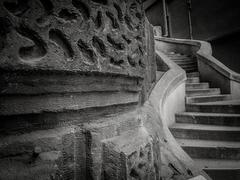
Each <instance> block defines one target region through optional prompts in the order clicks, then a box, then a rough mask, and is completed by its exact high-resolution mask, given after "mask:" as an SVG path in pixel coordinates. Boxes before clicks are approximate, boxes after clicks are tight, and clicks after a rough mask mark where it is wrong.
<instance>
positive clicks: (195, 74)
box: [187, 72, 200, 77]
mask: <svg viewBox="0 0 240 180" xmlns="http://www.w3.org/2000/svg"><path fill="white" fill-rule="evenodd" d="M199 76H200V74H199V72H190V73H187V77H199Z"/></svg>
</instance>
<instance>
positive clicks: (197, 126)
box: [170, 123, 240, 131]
mask: <svg viewBox="0 0 240 180" xmlns="http://www.w3.org/2000/svg"><path fill="white" fill-rule="evenodd" d="M170 129H185V130H201V131H240V127H236V126H233V127H232V126H219V125H205V124H189V123H175V124H173V125H172V126H171V127H170Z"/></svg>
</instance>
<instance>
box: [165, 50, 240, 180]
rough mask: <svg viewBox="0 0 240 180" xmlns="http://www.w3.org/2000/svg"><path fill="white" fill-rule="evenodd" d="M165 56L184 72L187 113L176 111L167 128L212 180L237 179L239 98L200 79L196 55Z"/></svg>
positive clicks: (239, 174) (239, 172)
mask: <svg viewBox="0 0 240 180" xmlns="http://www.w3.org/2000/svg"><path fill="white" fill-rule="evenodd" d="M166 55H167V56H168V57H169V58H170V59H172V60H173V61H174V62H175V63H177V64H178V65H179V66H181V67H182V68H183V69H184V70H185V71H186V73H187V82H186V112H182V113H178V114H176V116H175V118H176V123H175V124H173V125H172V126H171V127H170V131H171V132H172V134H173V136H174V137H175V138H176V140H177V141H178V142H179V144H180V145H181V147H182V148H183V149H184V150H185V151H186V152H187V153H188V154H189V155H190V156H191V157H192V158H193V159H194V160H195V162H196V164H197V165H199V166H200V167H201V168H203V169H204V170H205V171H206V172H207V173H208V174H209V175H210V176H211V177H212V179H213V180H215V179H216V180H221V179H224V180H237V179H240V100H233V99H231V95H230V94H221V91H220V89H219V88H210V84H209V83H208V82H201V81H200V80H201V79H200V74H199V72H198V68H197V61H196V58H195V57H193V56H187V55H184V54H178V53H174V52H171V53H167V54H166Z"/></svg>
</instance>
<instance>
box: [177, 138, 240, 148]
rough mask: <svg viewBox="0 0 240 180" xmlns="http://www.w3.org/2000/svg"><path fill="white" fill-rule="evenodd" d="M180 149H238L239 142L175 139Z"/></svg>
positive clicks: (239, 146)
mask: <svg viewBox="0 0 240 180" xmlns="http://www.w3.org/2000/svg"><path fill="white" fill-rule="evenodd" d="M176 140H177V142H178V143H179V144H180V146H182V147H184V146H185V147H209V148H217V147H222V148H240V142H236V141H216V140H200V139H176Z"/></svg>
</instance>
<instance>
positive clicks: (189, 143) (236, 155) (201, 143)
mask: <svg viewBox="0 0 240 180" xmlns="http://www.w3.org/2000/svg"><path fill="white" fill-rule="evenodd" d="M177 141H178V143H179V145H180V146H181V147H182V148H183V150H184V151H186V152H187V154H188V155H190V157H192V158H203V159H229V160H230V159H232V160H237V159H238V160H239V159H240V142H229V141H210V140H196V139H194V140H192V139H177Z"/></svg>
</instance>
